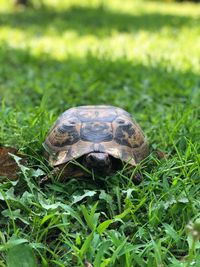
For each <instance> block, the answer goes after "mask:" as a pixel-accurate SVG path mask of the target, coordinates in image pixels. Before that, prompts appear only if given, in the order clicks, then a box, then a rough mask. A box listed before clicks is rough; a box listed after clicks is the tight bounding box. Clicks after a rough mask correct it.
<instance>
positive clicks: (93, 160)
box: [88, 155, 96, 162]
mask: <svg viewBox="0 0 200 267" xmlns="http://www.w3.org/2000/svg"><path fill="white" fill-rule="evenodd" d="M88 159H89V161H91V162H95V160H96V157H95V156H94V155H88Z"/></svg>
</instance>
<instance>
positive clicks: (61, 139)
mask: <svg viewBox="0 0 200 267" xmlns="http://www.w3.org/2000/svg"><path fill="white" fill-rule="evenodd" d="M43 146H44V148H45V151H46V157H47V159H48V161H49V163H50V165H51V166H53V167H58V169H59V170H61V169H62V170H63V169H64V171H63V173H64V176H73V177H82V176H86V175H88V174H87V172H86V171H85V170H86V169H87V170H89V171H92V172H93V173H96V174H101V175H109V174H113V173H115V172H116V171H117V170H119V169H120V168H121V167H122V166H123V163H125V164H128V165H132V166H136V165H137V163H139V162H140V161H141V160H143V159H144V158H145V157H146V156H147V155H148V144H147V141H146V138H145V136H144V134H143V132H142V130H141V128H140V126H139V125H138V124H137V123H136V121H135V120H134V119H132V118H131V115H130V114H129V113H128V112H126V111H125V110H123V109H122V108H119V107H114V106H106V105H96V106H78V107H73V108H70V109H68V110H66V111H65V112H63V113H62V114H61V115H60V116H59V117H58V119H57V120H56V122H55V123H54V125H53V126H52V128H51V129H50V131H49V133H48V135H47V137H46V140H45V142H44V143H43ZM74 160H76V162H78V163H79V164H75V165H74V164H73V162H74ZM80 166H83V168H81V167H80Z"/></svg>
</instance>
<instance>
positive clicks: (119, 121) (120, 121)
mask: <svg viewBox="0 0 200 267" xmlns="http://www.w3.org/2000/svg"><path fill="white" fill-rule="evenodd" d="M117 123H119V124H124V123H125V121H124V120H117Z"/></svg>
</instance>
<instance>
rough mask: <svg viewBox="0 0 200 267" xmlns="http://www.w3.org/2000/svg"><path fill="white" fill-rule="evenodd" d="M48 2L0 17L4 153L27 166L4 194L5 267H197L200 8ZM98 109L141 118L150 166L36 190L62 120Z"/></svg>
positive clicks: (1, 261) (1, 256) (0, 192)
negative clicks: (16, 153) (53, 130)
mask: <svg viewBox="0 0 200 267" xmlns="http://www.w3.org/2000/svg"><path fill="white" fill-rule="evenodd" d="M43 2H44V3H45V7H42V6H40V5H38V6H36V9H28V10H23V9H22V10H15V9H14V8H13V7H12V6H11V3H9V1H5V0H3V1H2V3H1V7H0V65H1V68H0V95H1V108H0V113H1V114H0V116H1V125H0V127H1V131H0V144H2V145H10V146H14V147H17V148H19V149H20V150H21V151H22V152H23V153H25V154H27V156H28V159H29V162H28V165H27V166H23V164H22V163H20V162H19V161H18V158H16V161H17V162H18V164H19V165H20V169H21V173H20V179H19V181H15V182H11V181H9V180H7V181H5V182H3V183H1V185H0V211H1V216H0V226H1V228H0V251H1V253H0V266H2V267H4V266H8V267H13V266H14V267H17V265H16V264H17V262H20V263H19V266H22V259H24V261H25V263H26V264H27V265H24V266H29V267H34V266H45V267H47V266H52V267H56V266H58V267H60V266H61V267H64V266H76V267H78V266H89V263H91V264H92V266H94V267H104V266H112V267H118V266H123V267H124V266H126V267H133V266H142V267H143V266H147V267H154V266H155V267H157V266H159V267H161V266H171V267H176V266H177V267H188V266H196V267H198V266H199V264H200V256H199V248H200V243H199V235H200V233H199V232H200V231H199V218H200V204H199V203H200V197H199V192H200V176H199V173H200V166H199V162H200V157H199V102H200V77H199V71H200V62H199V58H200V49H199V46H200V38H199V36H200V19H199V11H200V6H199V5H197V4H189V3H184V4H177V3H162V2H147V1H144V2H143V1H131V0H125V1H123V2H122V1H119V0H118V1H115V0H109V1H100V0H93V1H92V0H91V1H86V0H82V1H80V0H73V1H72V0H71V1H53V0H51V1H50V0H48V1H43ZM102 103H103V104H111V105H116V106H120V107H122V108H124V109H126V110H127V111H129V112H130V113H131V114H132V115H133V116H134V117H135V118H136V120H137V121H138V122H139V123H140V125H141V127H142V129H143V130H144V132H145V133H146V135H147V137H148V139H149V143H150V150H151V154H150V156H149V157H148V158H147V159H146V160H145V161H144V162H142V163H141V164H140V165H139V166H138V167H137V169H134V170H132V171H131V173H129V174H127V173H126V172H125V171H121V172H119V173H117V174H116V175H115V176H112V177H105V178H103V177H102V178H100V179H95V180H94V181H87V180H76V179H73V177H71V179H69V180H67V181H65V182H64V183H61V182H59V181H58V180H57V179H56V177H52V179H51V180H52V181H51V182H48V183H47V184H46V185H45V186H44V187H40V186H39V180H40V179H41V175H42V174H43V173H48V172H49V170H50V167H49V166H48V163H47V162H46V161H45V160H44V158H43V156H42V152H43V150H42V142H43V141H44V138H45V136H46V134H47V132H48V129H49V128H50V126H51V125H52V123H53V122H54V121H55V119H56V118H57V116H58V115H59V114H60V113H61V112H63V111H64V110H66V109H67V108H69V107H71V106H77V105H84V104H102ZM137 172H139V173H140V175H141V176H142V177H143V180H142V182H141V183H140V184H139V185H135V184H134V183H133V179H132V178H133V177H134V176H135V174H136V173H137ZM191 221H192V222H193V223H191ZM186 229H187V230H186ZM22 252H23V255H25V256H22V254H21V253H22ZM13 262H14V263H13ZM25 263H24V264H25ZM13 264H14V265H13Z"/></svg>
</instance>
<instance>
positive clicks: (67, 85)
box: [0, 45, 200, 114]
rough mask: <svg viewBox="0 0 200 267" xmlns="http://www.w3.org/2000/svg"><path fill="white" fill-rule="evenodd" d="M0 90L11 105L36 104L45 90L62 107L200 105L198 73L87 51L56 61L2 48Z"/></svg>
mask: <svg viewBox="0 0 200 267" xmlns="http://www.w3.org/2000/svg"><path fill="white" fill-rule="evenodd" d="M0 65H1V66H2V67H1V68H0V94H1V97H2V98H5V100H6V102H7V103H9V104H11V105H13V104H14V105H17V104H18V105H22V106H23V107H24V108H25V107H27V106H30V107H34V106H36V105H39V104H40V102H41V98H42V96H43V95H44V94H47V95H48V97H47V102H48V108H49V109H52V108H53V109H56V110H57V111H58V112H60V111H63V110H64V109H66V108H68V107H70V106H76V105H84V104H100V103H104V104H112V105H119V106H122V107H124V108H125V109H127V110H129V111H130V112H133V111H134V112H135V111H136V112H137V113H139V112H140V110H141V111H142V112H147V114H148V113H149V110H151V111H152V112H154V109H153V107H156V109H159V108H160V109H161V110H162V108H163V107H164V106H169V107H170V106H172V105H178V104H186V103H194V104H198V103H197V102H198V96H197V94H198V92H199V90H198V88H199V84H200V77H199V76H198V75H197V74H195V73H193V72H191V71H187V72H180V71H177V70H175V69H170V70H169V68H167V66H166V65H167V63H165V66H164V65H160V64H158V65H157V66H155V63H154V66H151V64H150V63H149V66H144V65H142V64H141V63H137V62H132V61H130V60H127V59H125V58H122V59H117V60H111V59H109V58H102V57H101V58H97V57H95V56H93V55H90V54H88V55H87V56H86V57H84V58H76V57H69V58H67V59H65V60H62V61H61V60H57V59H54V58H51V57H50V56H49V55H40V56H34V55H32V54H31V53H30V51H28V50H22V49H13V48H10V47H8V46H6V45H5V46H4V47H3V46H2V47H0Z"/></svg>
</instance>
